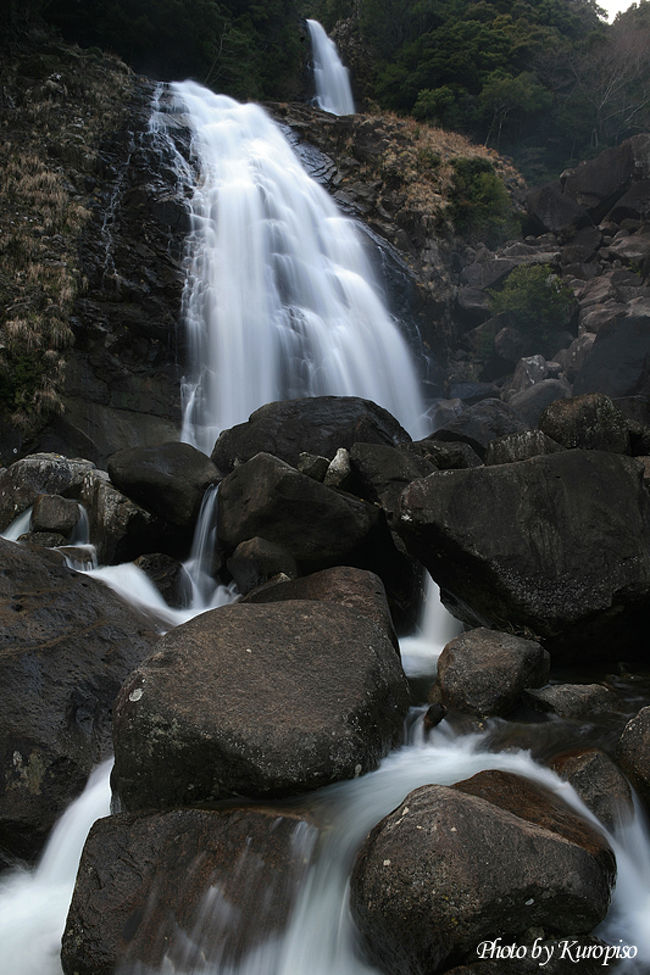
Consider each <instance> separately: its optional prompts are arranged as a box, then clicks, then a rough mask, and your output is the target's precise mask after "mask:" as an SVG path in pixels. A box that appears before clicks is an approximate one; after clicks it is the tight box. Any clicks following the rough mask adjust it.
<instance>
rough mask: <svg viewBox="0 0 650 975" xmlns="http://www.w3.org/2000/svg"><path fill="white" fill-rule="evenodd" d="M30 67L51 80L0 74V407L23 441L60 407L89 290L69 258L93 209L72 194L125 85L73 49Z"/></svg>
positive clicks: (122, 75)
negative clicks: (76, 321) (7, 97)
mask: <svg viewBox="0 0 650 975" xmlns="http://www.w3.org/2000/svg"><path fill="white" fill-rule="evenodd" d="M48 58H49V62H48ZM35 60H36V63H37V64H38V67H39V69H40V68H41V66H47V64H48V63H50V62H51V64H52V70H51V72H50V73H49V74H48V68H47V67H45V70H44V72H42V73H43V74H44V75H45V76H44V77H40V76H39V78H37V79H34V80H32V79H31V75H30V74H29V72H28V71H27V70H25V67H24V64H21V63H16V64H5V65H3V66H0V87H4V89H5V91H8V92H11V93H12V98H13V102H14V104H13V105H12V104H11V102H10V101H7V103H6V105H7V106H8V107H5V108H4V109H3V111H2V114H0V408H1V409H2V410H4V411H7V410H8V411H9V412H10V414H11V419H12V421H13V422H14V423H15V424H16V425H17V426H18V427H19V428H20V429H22V430H23V431H24V432H26V433H30V432H33V430H34V429H35V428H36V427H37V426H38V425H39V423H40V422H41V421H42V420H43V419H44V418H46V417H47V416H48V415H51V414H52V413H58V412H60V411H61V410H62V409H63V403H62V399H61V392H62V389H63V384H64V380H65V356H64V352H65V350H66V349H68V348H70V346H71V345H72V344H73V343H74V332H73V328H72V326H71V317H72V311H73V306H74V303H75V299H76V297H77V295H78V294H79V293H80V292H81V293H83V291H85V289H86V288H87V282H86V281H85V280H84V279H82V278H81V276H80V272H79V270H78V268H77V264H78V257H77V254H78V241H79V238H80V235H81V233H82V231H83V229H84V226H85V225H86V223H87V221H88V220H89V218H90V215H91V210H90V207H89V203H90V199H89V197H88V195H87V193H85V192H84V191H83V189H80V187H83V180H84V175H85V174H92V173H93V172H96V171H97V163H98V157H99V153H98V149H99V145H100V141H101V138H102V136H103V134H104V132H105V131H106V129H108V130H110V129H111V128H114V127H116V126H117V124H118V118H119V116H120V114H121V113H122V112H123V111H124V107H123V106H124V105H125V103H126V101H127V96H128V93H129V91H130V89H131V86H132V83H133V76H132V74H131V72H130V71H129V69H128V68H127V67H126V66H125V65H123V64H122V63H121V62H120V61H118V60H117V59H115V58H99V57H96V56H94V55H92V54H90V53H84V52H81V51H79V50H78V49H66V48H64V47H63V46H61V47H57V48H56V50H54V51H53V52H51V53H50V54H45V55H40V54H39V55H38V57H36V56H35V55H32V56H31V63H34V61H35ZM37 73H38V72H37ZM26 79H27V80H26Z"/></svg>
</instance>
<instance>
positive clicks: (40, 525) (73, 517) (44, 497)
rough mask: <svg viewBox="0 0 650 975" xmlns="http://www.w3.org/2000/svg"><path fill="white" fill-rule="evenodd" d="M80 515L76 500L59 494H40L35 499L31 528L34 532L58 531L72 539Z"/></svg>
mask: <svg viewBox="0 0 650 975" xmlns="http://www.w3.org/2000/svg"><path fill="white" fill-rule="evenodd" d="M80 517H81V512H80V510H79V505H78V503H77V502H76V501H72V500H70V499H68V498H62V497H61V496H60V495H58V494H39V495H38V497H37V498H36V500H35V501H34V507H33V509H32V518H31V522H30V528H31V530H32V531H33V532H56V533H57V534H59V535H63V536H64V538H66V539H70V536H71V535H72V534H73V532H74V530H75V528H76V527H77V525H78V524H79V519H80Z"/></svg>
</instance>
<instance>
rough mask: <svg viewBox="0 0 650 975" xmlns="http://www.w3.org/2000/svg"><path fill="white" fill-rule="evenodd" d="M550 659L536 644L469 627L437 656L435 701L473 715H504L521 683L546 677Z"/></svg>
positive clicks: (518, 693)
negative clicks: (439, 698) (439, 697)
mask: <svg viewBox="0 0 650 975" xmlns="http://www.w3.org/2000/svg"><path fill="white" fill-rule="evenodd" d="M549 668H550V658H549V655H548V653H546V651H545V650H543V649H542V647H541V646H540V645H539V643H535V642H534V641H532V640H522V639H521V638H520V637H516V636H512V635H511V634H509V633H499V632H497V631H496V630H486V629H482V628H481V629H477V630H469V631H468V632H467V633H462V634H461V635H460V636H458V637H456V638H455V639H454V640H451V641H450V642H449V643H448V644H447V645H446V647H445V648H444V650H443V651H442V653H441V654H440V657H439V658H438V677H437V681H438V684H439V686H440V692H441V701H442V703H443V705H445V706H446V707H449V708H455V709H456V710H459V711H469V712H470V713H472V714H476V715H478V716H479V717H486V716H488V715H504V714H508V713H509V712H510V711H512V709H513V708H514V707H515V706H516V704H517V703H518V701H519V698H520V697H521V692H522V691H523V690H524V688H525V687H539V686H540V685H542V684H545V683H546V681H547V680H548V674H549Z"/></svg>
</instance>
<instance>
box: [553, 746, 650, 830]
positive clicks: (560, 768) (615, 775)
mask: <svg viewBox="0 0 650 975" xmlns="http://www.w3.org/2000/svg"><path fill="white" fill-rule="evenodd" d="M551 768H552V769H553V770H554V771H555V772H557V774H558V775H559V776H560V778H562V779H565V780H566V781H567V782H569V784H570V785H572V786H573V788H574V789H575V790H576V792H577V793H578V795H579V796H580V798H581V799H582V801H583V802H584V804H585V806H587V808H588V809H590V810H591V811H592V813H593V814H594V816H596V817H597V819H599V820H600V821H601V823H602V824H603V826H605V827H606V828H607V829H608V830H610V831H611V830H615V829H616V828H617V827H618V826H619V825H620V824H621V823H622V822H628V821H629V820H630V819H631V818H632V816H633V814H634V809H633V806H632V793H631V791H630V787H629V785H628V783H627V781H626V779H625V776H624V775H623V773H622V772H621V770H620V769H619V768H618V766H617V765H615V763H614V762H613V761H612V760H611V758H610V757H609V755H606V754H605V752H603V751H601V750H600V749H599V748H588V749H585V750H583V751H574V752H564V753H563V754H561V755H556V756H555V758H554V759H553V761H552V763H551Z"/></svg>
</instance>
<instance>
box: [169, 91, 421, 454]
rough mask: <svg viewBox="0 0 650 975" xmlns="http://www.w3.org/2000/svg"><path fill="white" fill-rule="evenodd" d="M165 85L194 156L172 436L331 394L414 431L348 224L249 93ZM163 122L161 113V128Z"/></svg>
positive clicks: (413, 415) (415, 406)
mask: <svg viewBox="0 0 650 975" xmlns="http://www.w3.org/2000/svg"><path fill="white" fill-rule="evenodd" d="M172 91H173V93H174V95H175V97H176V101H177V109H178V110H179V111H184V112H185V113H186V120H187V123H188V125H189V127H190V130H191V132H192V150H193V153H194V155H195V157H196V163H197V166H198V168H199V176H198V179H197V181H196V185H195V187H194V190H193V197H192V200H191V213H192V230H191V232H190V234H189V238H188V242H187V259H186V260H187V276H186V281H185V286H184V297H183V317H184V320H185V324H186V329H187V334H188V346H189V350H188V355H189V365H188V374H187V376H186V377H185V380H184V383H183V392H182V398H183V415H184V421H183V431H182V435H181V439H183V440H185V441H187V442H189V443H192V444H194V445H195V446H197V447H199V449H201V450H203V451H204V452H206V453H208V454H209V453H210V452H211V450H212V447H213V445H214V441H215V440H216V437H217V436H218V434H219V432H220V431H221V430H223V429H226V428H228V427H231V426H234V425H235V424H236V423H241V422H243V421H245V420H247V419H248V417H249V416H250V414H251V413H252V412H253V411H254V410H255V409H257V408H258V407H259V406H261V405H263V404H264V403H268V402H271V401H273V400H278V399H293V398H296V397H301V396H319V395H328V394H329V395H341V396H362V397H365V398H367V399H370V400H373V401H374V402H376V403H378V404H379V405H380V406H383V407H385V408H386V409H387V410H389V412H391V413H392V414H393V415H394V416H396V417H397V419H398V420H399V421H400V422H401V423H402V425H403V426H405V427H406V429H407V430H408V431H409V432H410V433H411V435H412V436H415V437H420V436H424V435H425V433H426V432H428V431H427V429H426V428H425V425H424V420H423V416H424V406H423V403H422V400H421V394H420V385H421V384H420V381H419V378H418V376H417V373H416V370H415V367H414V363H413V360H412V356H411V353H410V350H409V348H408V346H407V343H406V340H405V339H404V337H403V336H402V335H401V333H400V331H399V329H398V327H397V325H396V323H395V322H394V321H393V319H392V318H391V316H390V314H389V313H388V311H387V309H386V307H385V305H384V302H383V299H382V297H381V294H380V290H379V287H378V284H377V282H376V281H375V279H374V274H373V271H372V268H371V266H370V263H369V261H368V259H367V256H366V253H365V252H364V247H363V243H362V238H361V235H360V234H359V233H358V231H357V229H356V228H355V225H354V223H353V222H352V221H351V220H349V219H348V218H347V217H344V216H343V215H342V214H341V213H340V212H339V211H338V209H337V208H336V206H335V204H334V203H333V201H332V200H331V199H330V197H329V196H328V195H327V193H326V192H325V190H324V189H323V188H322V187H320V186H319V185H318V184H317V183H316V182H314V181H313V180H312V179H311V178H310V177H309V176H308V175H307V173H306V172H305V170H304V169H303V168H302V166H301V164H300V162H299V160H298V157H297V156H296V154H295V153H294V151H293V149H292V148H291V146H290V145H289V143H288V142H287V140H286V139H285V137H284V135H283V134H282V132H281V131H280V129H279V128H278V126H277V125H275V123H274V122H273V121H272V120H271V118H270V117H269V116H268V115H267V114H266V113H265V112H264V111H263V109H262V108H260V107H259V106H258V105H252V104H248V105H241V104H239V103H238V102H236V101H234V100H233V99H231V98H228V97H226V96H224V95H215V94H213V93H212V92H210V91H208V90H207V89H205V88H202V87H201V86H199V85H197V84H195V83H194V82H184V83H182V84H174V85H173V86H172ZM164 121H165V115H164V114H163V113H162V112H160V113H159V119H158V121H157V123H156V126H155V128H156V131H157V132H158V133H159V132H160V128H161V127H162V126H163V125H164ZM170 124H171V123H170Z"/></svg>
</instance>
